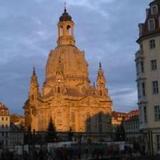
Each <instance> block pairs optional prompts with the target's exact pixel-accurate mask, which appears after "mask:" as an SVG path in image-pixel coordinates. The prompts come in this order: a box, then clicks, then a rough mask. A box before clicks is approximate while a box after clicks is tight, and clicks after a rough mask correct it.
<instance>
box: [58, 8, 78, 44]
mask: <svg viewBox="0 0 160 160" xmlns="http://www.w3.org/2000/svg"><path fill="white" fill-rule="evenodd" d="M57 45H58V46H62V45H75V39H74V22H73V21H72V17H71V16H70V15H69V14H68V12H67V9H66V7H65V8H64V12H63V14H62V16H61V17H60V18H59V22H58V40H57Z"/></svg>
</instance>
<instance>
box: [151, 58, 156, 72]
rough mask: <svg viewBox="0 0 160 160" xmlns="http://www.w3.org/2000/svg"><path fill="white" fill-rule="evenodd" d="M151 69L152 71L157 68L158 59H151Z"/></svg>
mask: <svg viewBox="0 0 160 160" xmlns="http://www.w3.org/2000/svg"><path fill="white" fill-rule="evenodd" d="M151 70H152V71H155V70H157V61H156V60H151Z"/></svg>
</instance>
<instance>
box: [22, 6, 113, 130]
mask: <svg viewBox="0 0 160 160" xmlns="http://www.w3.org/2000/svg"><path fill="white" fill-rule="evenodd" d="M57 27H58V38H57V46H56V47H55V49H53V50H51V51H50V53H49V56H48V61H47V64H46V68H45V81H44V83H43V87H42V88H41V89H40V87H39V84H38V77H37V75H36V71H35V68H34V69H33V73H32V76H31V81H30V87H29V94H28V98H27V100H26V102H25V104H24V114H25V126H26V128H28V129H29V128H30V129H31V130H32V131H47V129H48V125H49V122H50V121H52V122H53V124H54V126H55V128H56V131H58V132H68V131H70V130H72V131H73V132H81V133H87V132H89V133H105V132H108V131H109V129H110V127H111V113H112V100H111V98H110V96H109V94H108V89H107V87H106V80H105V76H104V72H103V68H102V65H101V63H100V64H99V68H98V67H97V68H98V69H97V70H98V71H97V79H96V83H95V84H91V82H90V80H89V73H88V63H87V61H86V59H85V53H84V52H83V51H81V50H80V49H79V48H77V47H76V44H75V37H74V21H73V19H72V17H71V16H70V15H69V13H68V12H67V9H66V8H65V9H64V12H63V14H62V16H61V17H60V18H59V22H58V25H57Z"/></svg>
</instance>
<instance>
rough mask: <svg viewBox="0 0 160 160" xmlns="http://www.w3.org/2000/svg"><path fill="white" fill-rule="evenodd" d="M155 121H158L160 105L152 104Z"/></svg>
mask: <svg viewBox="0 0 160 160" xmlns="http://www.w3.org/2000/svg"><path fill="white" fill-rule="evenodd" d="M154 116H155V121H160V105H156V106H154Z"/></svg>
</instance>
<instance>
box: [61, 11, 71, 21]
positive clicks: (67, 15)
mask: <svg viewBox="0 0 160 160" xmlns="http://www.w3.org/2000/svg"><path fill="white" fill-rule="evenodd" d="M59 20H60V21H72V17H71V16H70V15H69V14H68V12H67V10H66V9H64V13H63V14H62V16H61V17H60V18H59Z"/></svg>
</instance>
